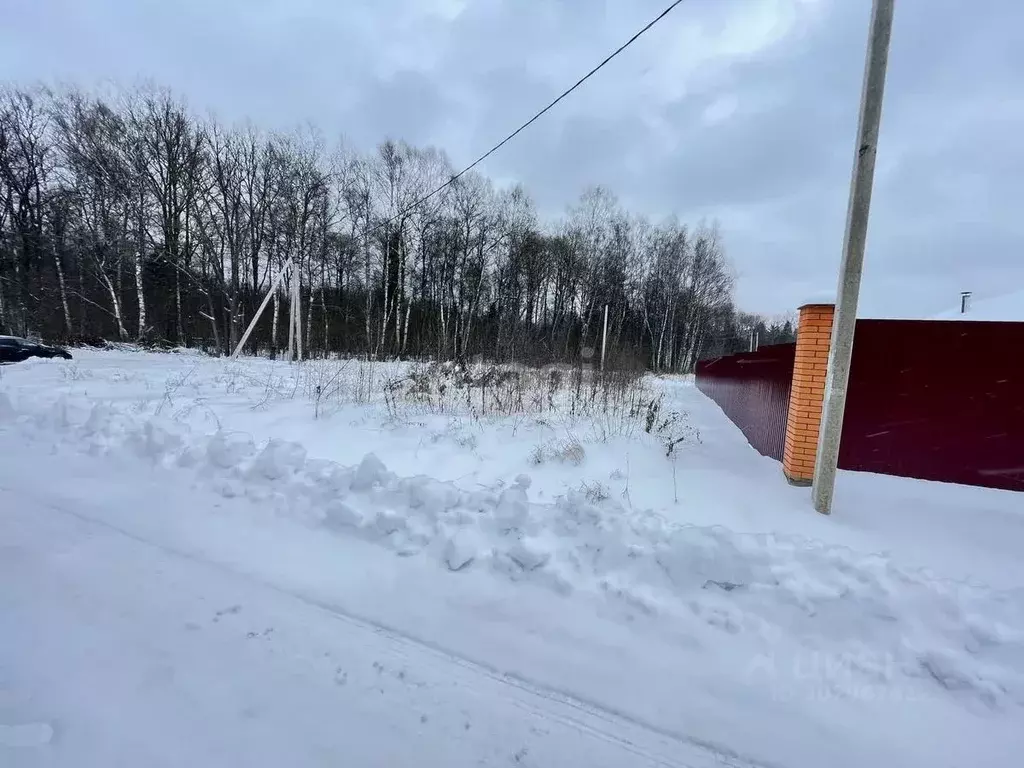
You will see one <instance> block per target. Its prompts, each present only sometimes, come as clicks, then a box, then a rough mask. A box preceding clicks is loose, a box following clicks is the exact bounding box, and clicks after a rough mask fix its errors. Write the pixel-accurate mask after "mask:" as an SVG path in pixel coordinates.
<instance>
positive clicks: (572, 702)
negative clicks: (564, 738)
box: [0, 489, 777, 768]
mask: <svg viewBox="0 0 1024 768" xmlns="http://www.w3.org/2000/svg"><path fill="white" fill-rule="evenodd" d="M0 490H5V489H0ZM35 501H36V502H37V503H38V504H39V505H40V506H41V507H45V508H47V509H49V510H51V511H53V512H56V513H59V514H62V515H65V516H68V517H71V518H74V519H77V520H79V521H80V522H83V523H85V524H87V525H92V526H95V527H97V528H101V529H104V530H107V531H109V532H111V533H114V534H116V535H118V536H121V537H124V538H126V539H129V540H131V541H133V542H135V543H137V544H139V545H142V546H144V547H148V548H152V549H155V550H157V551H159V552H161V553H162V554H164V555H165V556H169V557H171V558H176V559H181V560H185V561H188V562H190V563H193V564H196V565H200V566H203V567H206V568H210V569H212V570H215V571H218V572H221V573H223V574H226V575H228V576H231V577H233V578H235V579H240V580H242V581H243V582H246V583H248V584H250V585H254V586H257V587H260V588H262V589H266V590H268V591H271V592H274V593H276V594H278V595H282V596H285V597H287V598H289V599H292V600H296V601H298V602H300V603H302V604H304V605H305V606H307V607H309V608H312V609H315V610H318V611H321V612H324V613H326V614H328V615H330V616H331V617H332V618H334V619H335V620H339V621H343V622H345V623H346V624H348V625H349V626H352V627H355V628H357V629H359V630H361V631H363V632H368V633H372V634H375V635H377V636H379V637H383V638H385V639H386V640H387V641H389V642H390V643H391V644H392V645H395V646H405V647H406V648H407V649H408V650H411V651H413V652H418V653H425V654H428V655H430V656H433V657H434V658H435V659H437V660H439V661H441V662H442V663H445V664H448V665H450V666H453V667H457V668H459V669H461V670H462V671H463V672H464V673H465V675H466V677H467V678H473V677H484V678H487V679H489V680H491V681H493V682H496V683H498V684H499V686H500V687H501V688H502V689H504V690H505V691H506V698H507V700H509V701H510V702H511V703H512V704H514V705H515V706H516V707H518V708H520V709H523V710H524V711H527V712H530V713H531V714H533V715H535V716H537V717H539V718H540V719H542V720H549V721H553V722H558V723H560V724H562V725H565V726H567V727H570V728H573V729H575V730H577V731H579V732H581V733H586V734H589V735H591V736H593V737H596V738H599V739H602V740H604V741H606V742H608V743H610V744H614V745H616V746H618V747H620V748H622V749H624V750H626V751H629V752H631V753H633V754H635V755H637V756H638V757H641V758H643V759H645V760H648V761H650V762H651V763H652V764H654V765H659V766H665V768H702V767H703V766H728V767H729V768H777V766H774V765H773V764H772V763H767V762H764V761H758V760H755V759H753V758H751V757H749V756H746V755H742V754H739V753H737V752H735V751H734V750H731V749H729V748H727V747H724V746H722V745H719V744H714V743H711V742H708V741H705V740H702V739H699V738H696V737H693V736H690V735H688V734H684V733H679V732H676V731H672V730H669V729H665V728H662V727H659V726H657V725H655V724H653V723H649V722H646V721H644V720H642V719H639V718H636V717H633V716H631V715H629V714H628V713H626V712H622V711H619V710H616V709H614V708H612V707H609V706H607V705H605V704H602V703H599V702H596V701H590V700H587V699H582V698H580V697H578V696H576V695H574V694H572V693H571V692H568V691H562V690H558V689H556V688H552V687H550V686H548V685H546V684H544V683H543V682H541V681H538V680H534V679H530V678H527V677H524V676H520V675H516V674H513V673H508V672H503V671H502V670H500V669H498V668H497V667H495V666H493V665H491V664H488V663H486V662H482V661H480V660H477V659H472V658H469V657H467V656H464V655H461V654H458V653H454V652H452V651H451V650H449V649H447V648H444V647H442V646H440V645H438V644H436V643H433V642H431V641H430V640H426V639H424V638H421V637H417V636H415V635H412V634H410V633H408V632H405V631H403V630H401V629H398V628H396V627H394V626H390V625H387V624H383V623H381V622H379V621H376V620H374V619H371V618H369V617H367V616H363V615H359V614H356V613H354V612H352V611H350V610H348V609H347V608H345V607H344V606H342V605H339V604H337V603H332V602H329V601H325V600H320V599H318V598H315V597H312V596H310V595H308V594H304V593H302V592H299V591H296V590H292V589H288V588H287V587H283V586H281V585H279V584H275V583H273V582H270V581H268V580H266V579H264V578H261V577H260V576H258V575H256V574H253V573H251V572H247V571H244V570H239V569H237V568H234V567H232V566H229V565H226V564H224V563H221V562H217V561H215V560H210V559H207V558H205V557H203V556H201V555H198V554H196V553H193V552H188V551H185V550H183V549H180V548H178V547H174V546H170V545H167V544H165V543H163V542H158V541H153V540H151V539H149V538H146V537H143V536H139V535H138V534H136V533H134V532H132V531H129V530H126V529H124V528H122V527H120V526H118V525H115V524H113V523H110V522H108V521H105V520H101V519H98V518H95V517H92V516H90V515H86V514H82V513H80V512H76V511H74V510H71V509H68V508H66V507H63V506H60V505H57V504H54V503H52V502H51V501H49V500H46V499H40V498H38V497H37V498H36V499H35ZM645 742H646V743H645ZM652 742H653V743H652Z"/></svg>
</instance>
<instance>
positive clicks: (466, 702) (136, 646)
mask: <svg viewBox="0 0 1024 768" xmlns="http://www.w3.org/2000/svg"><path fill="white" fill-rule="evenodd" d="M5 479H6V480H8V481H9V480H10V478H9V477H7V478H5ZM154 503H159V502H158V501H157V500H154ZM0 509H2V510H3V514H2V515H0V542H3V545H2V549H0V553H2V555H0V608H2V617H3V622H2V623H3V626H4V627H5V631H4V633H3V635H2V639H0V650H2V659H3V660H4V661H5V662H8V663H5V664H4V665H3V667H4V668H3V675H4V679H3V686H4V690H3V698H2V699H0V724H3V727H2V728H0V764H3V765H12V766H15V765H16V766H36V765H39V766H44V765H45V766H50V765H57V766H63V765H67V766H71V765H74V766H93V765H95V766H112V765H149V766H159V765H168V766H170V765H174V766H181V765H244V766H257V765H267V766H280V765H342V764H344V765H365V766H371V765H380V766H385V765H386V766H395V765H424V764H427V765H446V766H457V765H527V766H528V765H587V766H605V765H606V766H634V765H636V766H639V765H645V766H646V765H666V766H670V765H671V766H674V765H687V766H690V765H692V766H698V765H711V764H721V763H720V762H718V761H716V759H715V758H716V757H721V756H715V755H713V754H711V753H707V752H702V750H700V749H699V748H697V747H694V746H692V745H687V744H683V743H680V742H679V741H677V740H674V739H672V738H671V737H668V736H663V735H661V734H658V733H656V732H652V731H650V730H647V729H646V728H644V727H642V726H639V725H636V724H633V723H631V722H628V721H626V720H623V719H621V718H619V717H617V716H615V715H613V714H611V713H608V712H604V711H601V710H599V709H595V708H593V707H589V706H586V705H583V704H581V703H579V702H575V701H573V700H571V699H568V698H566V697H563V696H560V695H558V694H555V693H553V692H550V691H545V690H543V689H538V688H535V687H533V686H530V685H528V684H525V683H523V682H520V681H517V680H515V679H514V678H510V677H505V676H503V675H500V674H498V673H496V672H494V671H492V670H489V669H486V668H484V667H481V666H479V665H477V664H474V663H472V662H468V661H465V660H462V659H460V658H458V657H455V656H452V655H449V654H446V653H444V652H442V651H440V650H437V649H434V648H431V647H428V646H426V645H423V644H421V643H418V642H416V641H414V640H411V639H409V638H406V637H403V636H401V635H398V634H396V633H393V632H390V631H388V630H385V629H382V628H379V627H376V626H373V625H371V624H368V623H364V622H363V621H360V620H358V619H355V618H352V617H350V616H347V615H346V614H345V613H343V612H340V611H338V610H335V609H332V608H331V607H329V606H324V605H320V604H317V603H316V602H314V601H310V600H307V599H303V598H302V597H300V596H296V595H293V594H290V593H288V592H285V591H282V590H280V589H276V588H274V587H271V586H268V585H265V584H262V583H259V582H258V581H255V580H253V579H251V578H248V577H246V576H243V575H240V574H238V573H234V572H232V571H231V570H229V569H226V568H224V567H223V566H217V565H213V564H210V563H207V562H203V561H201V560H199V559H197V558H194V557H191V556H188V555H184V554H181V553H178V552H175V551H173V550H171V549H168V548H166V547H164V546H161V545H158V544H154V543H151V542H149V541H146V540H144V539H140V538H138V537H135V536H133V535H130V534H128V533H126V532H124V531H121V530H119V529H118V528H116V527H112V526H110V525H109V524H107V523H100V522H96V521H93V520H91V519H89V518H88V517H87V516H84V515H81V514H79V513H78V512H76V511H75V510H73V509H70V508H68V507H66V506H65V505H64V504H62V503H55V502H54V500H53V499H52V498H49V494H48V493H47V492H46V491H45V490H40V489H35V490H29V491H26V490H25V489H12V488H9V487H5V488H3V489H2V490H0Z"/></svg>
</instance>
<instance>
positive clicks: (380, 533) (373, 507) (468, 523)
mask: <svg viewBox="0 0 1024 768" xmlns="http://www.w3.org/2000/svg"><path fill="white" fill-rule="evenodd" d="M0 429H7V430H17V431H19V432H21V433H22V436H23V437H24V438H25V439H52V438H54V437H57V438H58V439H59V440H60V441H61V443H63V444H69V445H71V446H73V447H77V448H80V449H82V450H86V451H89V452H92V453H111V452H112V453H119V454H128V455H131V456H135V457H139V458H143V459H145V460H147V461H150V462H155V463H157V464H160V465H162V466H165V467H170V468H175V469H176V471H182V472H188V473H190V474H191V476H192V477H194V478H195V479H196V480H198V481H199V482H202V483H204V484H207V485H208V486H210V487H212V488H214V489H215V490H216V491H217V492H218V493H220V494H223V495H224V496H227V497H247V498H250V499H252V500H253V501H254V502H259V503H267V502H269V503H271V504H273V505H274V507H275V508H276V509H277V510H278V511H279V512H280V513H281V514H284V515H287V516H289V517H292V518H294V519H296V520H297V521H299V522H301V523H302V524H304V525H309V526H315V527H320V528H323V529H326V530H328V531H331V532H333V533H335V534H339V535H345V536H357V537H359V538H362V539H366V540H370V541H373V542H375V543H377V544H379V545H381V546H383V547H387V548H389V549H391V550H393V551H395V552H396V553H398V554H400V555H403V556H420V557H428V558H432V559H434V560H436V561H437V562H438V563H439V565H442V566H443V567H445V568H448V569H450V570H451V571H456V572H459V573H460V574H472V573H474V572H479V571H481V570H487V571H490V572H493V573H497V574H501V575H502V576H504V577H507V578H509V579H512V580H531V581H534V582H537V583H540V584H543V585H546V586H549V587H551V588H553V589H555V590H558V591H560V592H563V593H571V592H586V593H589V594H603V595H605V596H607V597H608V598H609V599H611V600H613V601H615V602H616V603H619V604H621V605H623V606H625V607H628V609H629V610H631V611H642V612H644V613H647V614H650V615H652V616H658V615H671V616H673V617H675V618H677V619H678V618H685V619H689V620H695V621H702V622H706V623H707V624H709V625H712V626H714V627H717V628H719V629H720V630H721V631H723V632H728V633H733V634H738V633H745V634H750V635H752V636H754V637H757V638H758V639H759V642H761V643H763V644H764V645H765V646H766V647H770V646H771V645H773V644H774V642H775V641H776V640H782V639H785V640H787V641H790V642H792V641H796V642H797V643H799V644H800V646H801V647H804V648H807V649H813V650H814V651H815V652H818V651H822V652H824V653H827V654H828V655H829V657H830V658H834V659H838V660H839V662H840V663H843V664H846V665H848V666H851V667H853V668H854V669H856V670H857V671H858V672H859V673H861V674H862V676H863V679H864V680H867V681H872V680H874V681H877V683H878V684H880V685H884V684H886V683H887V682H889V681H891V679H892V678H893V677H894V676H897V675H907V676H912V677H918V678H923V679H926V680H927V679H933V680H934V681H935V682H936V683H937V684H939V685H941V686H943V687H944V688H946V689H949V690H951V691H955V692H957V693H959V694H961V695H965V696H969V697H971V698H974V699H977V700H980V701H983V702H985V703H986V704H988V705H991V706H1014V705H1021V704H1024V675H1022V670H1024V592H1022V591H1021V590H1019V589H1017V590H1008V591H1001V590H998V589H996V588H993V587H990V586H987V585H969V584H964V583H960V582H951V581H948V580H943V579H939V578H937V577H935V576H934V575H933V574H931V573H929V572H927V571H920V570H911V569H903V568H901V567H899V566H898V565H897V564H896V563H894V562H893V561H892V560H891V559H890V558H889V557H887V556H885V555H881V554H864V553H857V552H854V551H852V550H849V549H846V548H843V547H837V546H832V545H825V544H822V543H819V542H815V541H811V540H807V539H802V538H799V537H794V536H784V535H777V534H770V533H769V534H748V533H739V532H735V531H732V530H729V529H726V528H722V527H697V526H687V525H679V524H674V523H670V522H668V521H667V520H666V519H664V518H663V517H661V516H659V515H657V514H654V513H652V512H649V511H637V510H630V509H626V508H624V507H623V506H622V505H621V504H619V503H617V502H616V501H614V500H607V501H602V502H597V503H594V502H592V501H589V500H588V499H586V498H585V497H584V496H583V495H582V494H578V493H568V494H567V495H565V496H564V497H561V498H559V499H558V500H556V501H555V502H554V503H544V504H539V503H533V502H531V501H530V500H529V488H530V478H529V477H528V476H526V475H520V476H518V477H516V478H514V479H513V480H512V481H511V482H510V483H509V484H507V485H505V486H499V487H494V488H482V489H478V490H465V489H461V488H459V487H457V486H456V485H454V484H452V483H446V482H440V481H437V480H434V479H432V478H429V477H397V476H396V475H394V474H393V473H391V472H389V471H388V469H387V467H386V466H385V465H384V463H383V462H382V461H381V460H380V459H379V458H377V457H376V456H374V455H372V454H370V455H367V456H366V457H365V458H364V459H363V461H362V462H361V463H360V464H359V465H358V466H354V467H345V466H340V465H338V464H335V463H333V462H327V461H321V460H311V459H308V458H307V455H306V451H305V449H304V448H303V447H302V446H301V445H298V444H296V443H288V442H281V441H274V440H271V441H269V442H267V443H265V444H262V445H257V444H255V443H254V442H253V440H252V439H251V438H250V437H248V436H246V435H242V434H228V433H224V432H218V433H216V434H213V435H199V434H195V433H191V432H189V431H188V430H187V429H186V428H184V427H181V426H180V425H177V424H174V423H173V422H167V421H161V420H160V419H152V418H148V417H145V416H143V415H141V414H139V413H137V412H133V411H131V410H128V409H125V410H122V409H118V408H116V407H114V406H112V405H109V404H105V403H97V404H89V403H86V402H84V401H69V400H67V399H61V400H59V401H56V402H52V403H48V404H41V403H39V402H36V401H33V402H29V401H28V400H27V399H25V400H24V401H18V402H12V401H11V399H10V398H9V397H8V396H6V395H4V394H3V393H0ZM140 514H144V511H140Z"/></svg>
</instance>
